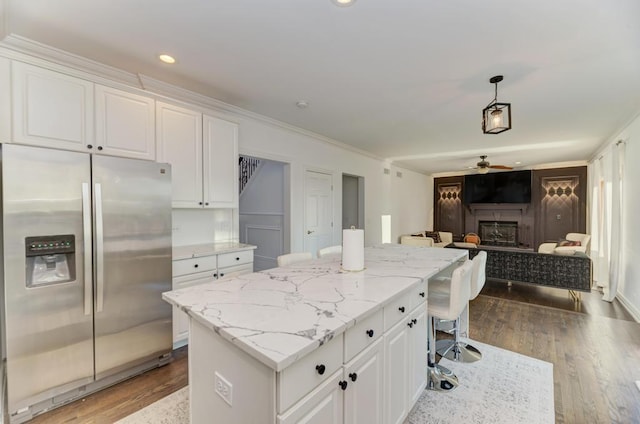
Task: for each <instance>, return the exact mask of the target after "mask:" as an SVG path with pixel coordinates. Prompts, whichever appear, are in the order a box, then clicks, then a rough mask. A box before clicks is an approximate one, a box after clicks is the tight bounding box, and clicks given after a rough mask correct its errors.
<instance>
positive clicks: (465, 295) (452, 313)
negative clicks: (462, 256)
mask: <svg viewBox="0 0 640 424" xmlns="http://www.w3.org/2000/svg"><path fill="white" fill-rule="evenodd" d="M471 272H472V265H471V261H466V262H465V263H464V264H463V265H462V266H459V267H458V268H456V269H455V270H454V271H453V274H452V275H451V284H450V290H449V292H439V291H438V292H434V293H432V292H430V291H429V295H428V300H427V302H428V313H429V335H428V339H429V360H428V365H429V371H428V379H427V388H428V389H429V390H437V391H447V390H453V389H455V388H456V387H458V377H456V376H455V374H453V372H451V370H449V369H448V368H445V367H443V366H442V365H440V364H436V331H435V324H436V320H437V319H450V320H453V319H456V318H457V317H458V316H460V314H461V313H462V311H463V310H464V308H465V307H466V305H467V302H468V300H469V294H470V291H471Z"/></svg>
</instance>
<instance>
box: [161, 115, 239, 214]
mask: <svg viewBox="0 0 640 424" xmlns="http://www.w3.org/2000/svg"><path fill="white" fill-rule="evenodd" d="M156 127H157V128H156V148H157V155H156V156H157V160H158V161H159V162H169V163H170V164H171V173H172V176H173V178H172V183H173V207H174V208H236V207H238V124H236V123H233V122H229V121H225V120H223V119H219V118H214V117H212V116H208V115H204V116H203V115H202V114H201V113H200V112H197V111H194V110H191V109H186V108H184V107H180V106H176V105H172V104H169V103H162V102H157V104H156Z"/></svg>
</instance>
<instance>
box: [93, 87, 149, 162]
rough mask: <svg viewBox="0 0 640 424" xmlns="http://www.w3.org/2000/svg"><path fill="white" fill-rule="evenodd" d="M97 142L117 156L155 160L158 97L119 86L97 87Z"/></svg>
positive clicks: (101, 149)
mask: <svg viewBox="0 0 640 424" xmlns="http://www.w3.org/2000/svg"><path fill="white" fill-rule="evenodd" d="M95 96H96V143H95V144H96V145H95V147H94V150H97V153H103V154H107V155H113V156H123V157H130V158H135V159H146V160H155V158H156V149H155V110H154V100H153V99H150V98H148V97H143V96H139V95H137V94H133V93H128V92H126V91H122V90H117V89H115V88H110V87H104V86H102V85H96V86H95Z"/></svg>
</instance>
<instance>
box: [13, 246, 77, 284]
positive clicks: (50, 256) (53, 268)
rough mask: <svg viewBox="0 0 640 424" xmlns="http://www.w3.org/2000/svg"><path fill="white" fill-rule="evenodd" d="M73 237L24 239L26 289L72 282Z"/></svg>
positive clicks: (74, 254) (73, 262)
mask: <svg viewBox="0 0 640 424" xmlns="http://www.w3.org/2000/svg"><path fill="white" fill-rule="evenodd" d="M75 247H76V242H75V236H74V235H73V234H66V235H57V236H39V237H38V236H36V237H26V238H25V248H26V249H25V251H26V252H25V255H26V267H27V269H26V271H27V272H26V276H27V281H26V284H27V287H40V286H45V285H49V284H57V283H66V282H69V281H74V280H75V279H76V276H75V269H76V267H75V256H76V253H75V250H76V249H75Z"/></svg>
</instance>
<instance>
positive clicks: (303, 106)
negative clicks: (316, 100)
mask: <svg viewBox="0 0 640 424" xmlns="http://www.w3.org/2000/svg"><path fill="white" fill-rule="evenodd" d="M296 106H298V108H299V109H306V108H307V107H309V102H307V101H306V100H299V101H297V102H296Z"/></svg>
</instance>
